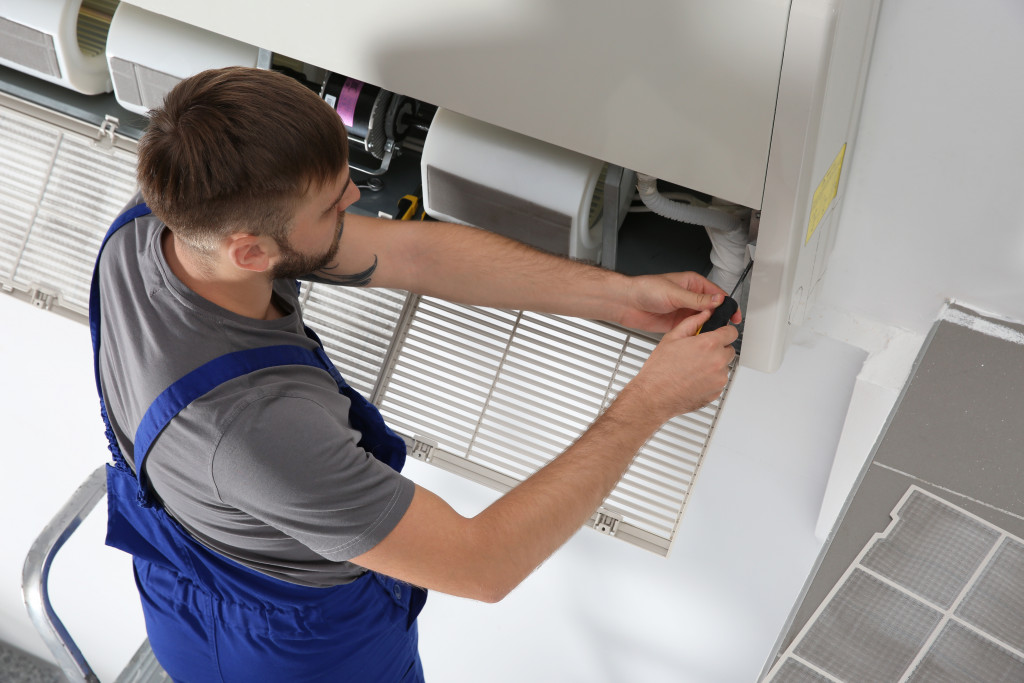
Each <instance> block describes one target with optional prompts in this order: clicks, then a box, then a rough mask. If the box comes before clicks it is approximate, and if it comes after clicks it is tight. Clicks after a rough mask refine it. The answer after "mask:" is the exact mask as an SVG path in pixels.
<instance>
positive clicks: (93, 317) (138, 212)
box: [89, 203, 151, 401]
mask: <svg viewBox="0 0 1024 683" xmlns="http://www.w3.org/2000/svg"><path fill="white" fill-rule="evenodd" d="M150 213H151V211H150V210H149V207H148V206H146V204H145V203H141V204H136V205H135V206H133V207H132V208H130V209H128V210H127V211H125V212H124V213H122V214H121V215H120V216H118V217H117V218H115V219H114V222H113V223H111V224H110V228H109V229H108V230H107V234H106V235H104V236H103V241H102V242H100V248H99V251H98V252H97V253H96V265H95V266H93V269H92V284H91V285H90V286H89V333H90V334H91V335H92V359H93V372H94V373H95V375H96V393H97V394H99V396H100V401H102V400H103V392H102V391H101V390H100V255H101V254H103V247H105V246H107V240H109V239H110V236H111V235H113V234H114V233H115V232H117V231H118V230H119V229H120V228H121V227H123V226H125V225H127V224H128V223H131V222H132V221H134V220H135V219H136V218H139V217H141V216H147V215H149V214H150Z"/></svg>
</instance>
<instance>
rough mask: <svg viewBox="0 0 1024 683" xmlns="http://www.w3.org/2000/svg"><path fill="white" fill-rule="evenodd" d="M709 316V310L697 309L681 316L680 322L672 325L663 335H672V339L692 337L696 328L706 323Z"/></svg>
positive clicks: (695, 332)
mask: <svg viewBox="0 0 1024 683" xmlns="http://www.w3.org/2000/svg"><path fill="white" fill-rule="evenodd" d="M710 317H711V311H697V312H696V313H694V314H693V315H688V316H686V317H685V318H683V320H682V322H680V323H679V324H678V325H676V326H675V327H673V328H672V329H671V330H670V331H669V333H668V334H667V335H665V336H667V337H672V338H674V339H680V338H682V337H692V336H694V335H695V334H697V330H699V329H700V326H701V325H703V324H704V323H706V322H707V320H708V318H710Z"/></svg>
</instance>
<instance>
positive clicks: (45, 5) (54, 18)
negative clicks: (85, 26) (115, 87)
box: [0, 0, 112, 95]
mask: <svg viewBox="0 0 1024 683" xmlns="http://www.w3.org/2000/svg"><path fill="white" fill-rule="evenodd" d="M81 6H82V0H31V1H26V0H21V1H20V2H19V0H0V17H2V18H4V19H7V20H8V21H11V22H14V23H15V24H20V25H21V26H22V27H24V28H25V29H29V30H34V31H39V32H41V33H42V34H44V36H39V38H40V39H43V40H45V39H46V36H48V37H49V39H50V40H52V41H53V49H54V52H55V53H56V54H55V56H56V61H57V65H58V68H59V70H60V74H59V75H52V74H48V73H44V72H42V71H38V70H36V69H33V68H31V67H27V66H26V65H24V64H21V63H19V62H17V61H14V60H12V59H6V58H4V57H2V56H0V64H3V65H4V66H7V67H10V68H12V69H15V70H17V71H22V72H24V73H27V74H31V75H32V76H35V77H37V78H41V79H43V80H44V81H49V82H50V83H56V84H57V85H62V86H64V87H65V88H70V89H71V90H77V91H78V92H80V93H84V94H86V95H97V94H99V93H105V92H110V90H111V87H112V86H111V82H110V73H109V72H108V71H107V63H106V60H105V59H104V57H103V55H102V54H98V55H94V56H87V55H85V54H84V53H83V52H82V50H81V49H80V48H79V46H78V29H77V26H78V13H79V10H80V9H81ZM0 39H2V40H8V39H9V38H8V37H4V38H0Z"/></svg>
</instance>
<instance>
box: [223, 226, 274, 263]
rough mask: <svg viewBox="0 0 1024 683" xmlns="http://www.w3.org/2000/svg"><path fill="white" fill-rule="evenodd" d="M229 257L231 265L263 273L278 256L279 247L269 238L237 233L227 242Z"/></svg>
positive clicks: (229, 237)
mask: <svg viewBox="0 0 1024 683" xmlns="http://www.w3.org/2000/svg"><path fill="white" fill-rule="evenodd" d="M226 249H227V256H228V260H229V261H230V263H232V264H233V265H234V266H236V267H238V268H241V269H242V270H251V271H254V272H258V273H262V272H264V271H266V270H267V269H268V268H270V266H271V263H270V262H271V259H272V258H273V257H274V256H276V255H277V245H276V244H275V243H274V241H273V240H272V239H270V238H268V237H261V236H258V235H250V234H248V233H244V232H236V233H234V234H232V235H230V236H228V238H227V240H226Z"/></svg>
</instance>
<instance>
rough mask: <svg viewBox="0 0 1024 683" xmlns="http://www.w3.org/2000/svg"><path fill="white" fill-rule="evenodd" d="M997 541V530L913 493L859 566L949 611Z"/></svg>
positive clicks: (927, 497) (924, 496)
mask: <svg viewBox="0 0 1024 683" xmlns="http://www.w3.org/2000/svg"><path fill="white" fill-rule="evenodd" d="M998 539H999V532H997V531H996V530H995V529H992V528H991V527H989V526H987V525H985V524H984V523H982V522H980V521H978V520H976V519H974V518H972V517H968V516H967V515H965V514H963V513H962V512H960V511H959V510H956V509H954V508H951V507H949V506H948V505H945V504H943V503H942V502H941V501H938V500H935V499H934V498H931V497H930V496H926V495H924V494H922V493H919V492H914V493H913V494H912V495H911V496H910V498H909V499H908V500H907V502H906V503H905V504H904V506H903V507H902V508H901V510H900V518H899V521H898V522H896V523H895V524H894V526H893V528H892V530H891V531H890V532H889V535H888V536H887V537H886V538H883V539H880V540H879V541H878V542H877V543H875V544H874V545H873V546H872V547H871V549H870V550H869V551H868V552H867V553H866V554H865V556H864V558H863V559H862V560H861V564H863V565H864V566H865V567H867V568H868V569H872V570H874V571H876V572H878V573H879V574H881V575H882V576H885V577H886V578H889V579H891V580H893V581H895V582H896V583H897V584H899V585H900V586H903V587H904V588H906V589H907V590H909V591H911V592H912V593H915V594H916V595H920V596H921V597H923V598H925V599H927V600H929V601H931V602H933V603H935V604H937V605H939V606H940V607H943V608H949V607H950V606H951V605H952V604H953V601H954V600H955V599H956V597H957V596H958V595H959V594H960V592H961V591H962V590H963V589H964V587H965V586H966V585H967V582H968V581H969V580H970V578H971V576H972V575H973V574H974V572H975V571H976V570H977V569H978V567H979V566H980V565H981V563H982V561H983V560H984V559H985V556H986V555H987V554H988V552H989V550H991V549H992V546H994V545H995V543H996V541H997V540H998Z"/></svg>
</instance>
